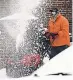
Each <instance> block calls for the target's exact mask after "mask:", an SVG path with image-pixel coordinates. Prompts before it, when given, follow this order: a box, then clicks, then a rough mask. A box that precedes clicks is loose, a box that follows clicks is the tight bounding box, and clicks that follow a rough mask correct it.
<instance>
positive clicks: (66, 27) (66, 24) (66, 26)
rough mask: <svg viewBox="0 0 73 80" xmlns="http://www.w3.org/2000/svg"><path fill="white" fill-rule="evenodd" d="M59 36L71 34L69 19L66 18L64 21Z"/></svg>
mask: <svg viewBox="0 0 73 80" xmlns="http://www.w3.org/2000/svg"><path fill="white" fill-rule="evenodd" d="M58 35H59V36H66V35H69V22H68V20H67V19H64V20H63V22H62V30H60V31H59V32H58Z"/></svg>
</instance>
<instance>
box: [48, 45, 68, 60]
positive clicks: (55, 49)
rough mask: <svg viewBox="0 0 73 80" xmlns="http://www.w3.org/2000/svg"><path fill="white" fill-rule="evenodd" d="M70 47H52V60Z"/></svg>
mask: <svg viewBox="0 0 73 80" xmlns="http://www.w3.org/2000/svg"><path fill="white" fill-rule="evenodd" d="M68 47H69V46H67V45H64V46H58V47H52V48H51V54H50V55H49V56H50V59H51V58H53V57H54V56H56V55H57V54H59V53H60V52H61V51H63V50H65V49H66V48H68Z"/></svg>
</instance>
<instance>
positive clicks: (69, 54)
mask: <svg viewBox="0 0 73 80" xmlns="http://www.w3.org/2000/svg"><path fill="white" fill-rule="evenodd" d="M72 61H73V45H72V46H71V47H69V48H68V49H66V50H64V51H63V52H61V53H60V54H59V55H57V56H55V57H54V58H53V59H51V60H50V61H49V60H47V58H46V59H45V63H44V65H43V66H42V67H40V68H39V69H38V70H37V71H35V72H34V73H33V74H32V75H31V76H28V77H21V78H9V77H7V76H6V70H5V69H1V70H0V79H1V80H36V79H37V80H44V79H45V80H48V79H51V80H53V78H54V80H55V79H56V80H57V79H58V80H61V79H62V80H65V79H66V80H72V76H64V77H62V75H60V76H47V75H49V74H52V73H59V72H64V73H69V74H72V75H73V64H72V63H73V62H72ZM34 74H38V76H39V77H35V76H34Z"/></svg>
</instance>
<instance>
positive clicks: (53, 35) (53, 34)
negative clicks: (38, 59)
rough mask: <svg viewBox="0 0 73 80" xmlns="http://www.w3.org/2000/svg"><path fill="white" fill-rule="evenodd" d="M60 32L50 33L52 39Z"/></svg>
mask: <svg viewBox="0 0 73 80" xmlns="http://www.w3.org/2000/svg"><path fill="white" fill-rule="evenodd" d="M57 35H58V33H50V36H52V39H55V36H57Z"/></svg>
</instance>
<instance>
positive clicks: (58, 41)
mask: <svg viewBox="0 0 73 80" xmlns="http://www.w3.org/2000/svg"><path fill="white" fill-rule="evenodd" d="M50 13H51V18H50V20H49V22H48V29H47V31H48V32H49V33H50V43H51V46H52V49H51V54H50V59H51V58H53V57H54V56H55V55H57V54H58V53H60V52H61V51H63V50H64V49H66V48H68V47H69V46H70V37H69V22H68V20H67V19H66V18H65V17H64V16H62V15H61V14H60V12H59V11H58V9H57V8H52V9H51V10H50ZM47 31H46V32H47Z"/></svg>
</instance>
